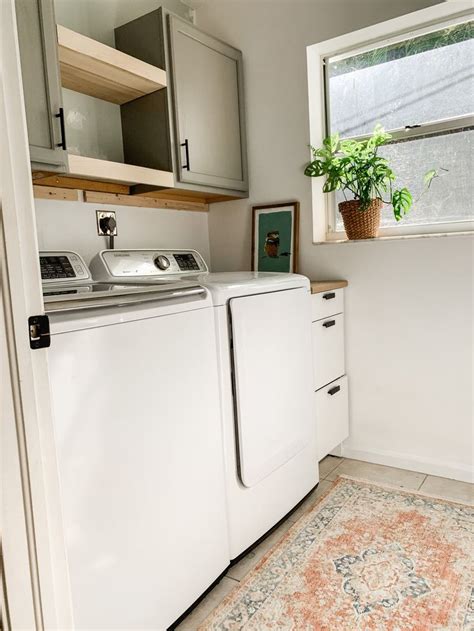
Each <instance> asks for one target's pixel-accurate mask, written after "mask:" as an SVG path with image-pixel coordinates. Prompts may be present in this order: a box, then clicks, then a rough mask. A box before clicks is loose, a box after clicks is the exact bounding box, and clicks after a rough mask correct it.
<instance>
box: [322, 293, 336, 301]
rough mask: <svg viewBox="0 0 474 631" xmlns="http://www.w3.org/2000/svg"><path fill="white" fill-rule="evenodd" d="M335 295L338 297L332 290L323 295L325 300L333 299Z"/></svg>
mask: <svg viewBox="0 0 474 631" xmlns="http://www.w3.org/2000/svg"><path fill="white" fill-rule="evenodd" d="M335 297H336V294H335V293H334V292H331V293H330V294H324V295H323V298H324V300H332V299H333V298H335Z"/></svg>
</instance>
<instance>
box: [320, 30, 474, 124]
mask: <svg viewBox="0 0 474 631" xmlns="http://www.w3.org/2000/svg"><path fill="white" fill-rule="evenodd" d="M473 24H474V22H469V23H467V24H463V25H461V26H458V27H453V28H451V29H445V30H443V31H438V32H437V33H434V34H433V33H432V34H430V35H428V36H423V37H419V38H416V39H413V40H408V41H406V42H402V43H400V44H397V45H394V46H388V47H385V48H381V49H377V50H374V51H370V52H368V53H363V54H361V55H356V56H354V57H350V58H346V59H343V60H341V61H335V62H331V61H329V63H328V79H329V80H328V83H329V103H330V108H329V109H330V112H329V113H330V116H329V119H330V130H331V133H334V132H336V131H337V132H339V133H340V134H341V136H357V135H362V134H368V133H371V132H372V130H373V128H374V127H375V125H376V123H381V124H382V125H383V126H384V127H385V129H388V130H390V129H398V128H403V127H405V126H406V125H417V124H420V123H427V122H431V121H437V120H441V119H444V118H451V117H456V116H461V115H465V114H470V113H471V112H472V111H473V103H474V80H473V78H474V75H473V62H474V39H473V31H474V27H473ZM462 38H465V39H462ZM453 39H454V40H455V39H458V40H461V41H457V42H456V43H452V44H449V43H448V42H449V41H452V40H453ZM429 46H435V48H432V49H429ZM426 49H427V50H426ZM417 50H420V51H421V52H414V51H417ZM391 57H396V58H395V59H391Z"/></svg>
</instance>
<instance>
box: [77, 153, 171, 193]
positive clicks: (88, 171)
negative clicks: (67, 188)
mask: <svg viewBox="0 0 474 631" xmlns="http://www.w3.org/2000/svg"><path fill="white" fill-rule="evenodd" d="M69 172H70V175H72V176H73V177H74V176H75V177H78V178H81V177H82V178H87V179H89V180H94V181H97V180H104V181H106V182H120V183H121V184H128V185H132V184H148V185H150V186H157V187H163V188H171V187H173V185H174V177H173V173H171V171H158V170H156V169H147V168H146V167H137V166H134V165H131V164H124V163H123V162H110V161H109V160H98V159H97V158H88V157H85V156H76V155H73V154H69Z"/></svg>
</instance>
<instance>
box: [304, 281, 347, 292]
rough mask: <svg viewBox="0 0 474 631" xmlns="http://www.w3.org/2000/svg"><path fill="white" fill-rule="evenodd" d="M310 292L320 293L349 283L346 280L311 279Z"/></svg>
mask: <svg viewBox="0 0 474 631" xmlns="http://www.w3.org/2000/svg"><path fill="white" fill-rule="evenodd" d="M310 283H311V293H312V294H320V293H321V292H323V291H331V289H341V288H342V287H347V285H348V284H349V283H348V282H347V280H312V281H310Z"/></svg>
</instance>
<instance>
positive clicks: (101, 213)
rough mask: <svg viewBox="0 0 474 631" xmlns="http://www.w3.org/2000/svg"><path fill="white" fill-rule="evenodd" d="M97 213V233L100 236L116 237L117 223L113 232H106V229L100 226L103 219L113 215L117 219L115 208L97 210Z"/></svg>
mask: <svg viewBox="0 0 474 631" xmlns="http://www.w3.org/2000/svg"><path fill="white" fill-rule="evenodd" d="M95 214H96V220H97V234H98V235H99V237H116V236H117V225H115V228H114V231H113V232H111V233H109V232H105V231H104V230H102V228H101V226H100V220H101V219H107V218H108V217H113V219H115V221H117V218H116V216H115V210H96V211H95Z"/></svg>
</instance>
